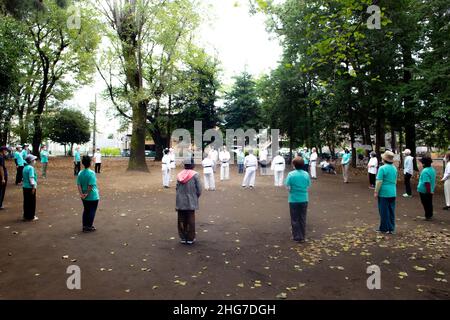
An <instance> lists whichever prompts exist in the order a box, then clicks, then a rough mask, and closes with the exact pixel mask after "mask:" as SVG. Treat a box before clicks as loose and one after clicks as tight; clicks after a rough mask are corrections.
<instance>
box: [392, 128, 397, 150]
mask: <svg viewBox="0 0 450 320" xmlns="http://www.w3.org/2000/svg"><path fill="white" fill-rule="evenodd" d="M391 149H392V152H393V153H396V150H397V138H396V136H395V130H394V129H391Z"/></svg>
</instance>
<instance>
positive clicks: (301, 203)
mask: <svg viewBox="0 0 450 320" xmlns="http://www.w3.org/2000/svg"><path fill="white" fill-rule="evenodd" d="M292 165H293V166H294V169H295V170H294V171H291V172H289V174H288V176H287V178H286V182H285V185H286V187H287V188H288V190H289V199H288V201H289V209H290V214H291V226H292V237H293V240H294V241H297V242H304V241H305V233H306V231H305V229H306V211H307V209H308V189H309V187H310V186H311V180H310V178H309V174H308V172H306V171H305V170H303V168H304V165H305V163H304V160H303V158H301V157H296V158H295V159H294V160H293V161H292Z"/></svg>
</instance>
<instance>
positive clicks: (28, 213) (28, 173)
mask: <svg viewBox="0 0 450 320" xmlns="http://www.w3.org/2000/svg"><path fill="white" fill-rule="evenodd" d="M36 159H37V157H36V156H34V155H32V154H29V155H28V156H27V157H26V158H25V162H26V165H25V168H23V185H22V189H23V220H24V221H36V220H38V217H36V189H37V182H38V181H37V174H36V170H35V168H34V166H35V164H36Z"/></svg>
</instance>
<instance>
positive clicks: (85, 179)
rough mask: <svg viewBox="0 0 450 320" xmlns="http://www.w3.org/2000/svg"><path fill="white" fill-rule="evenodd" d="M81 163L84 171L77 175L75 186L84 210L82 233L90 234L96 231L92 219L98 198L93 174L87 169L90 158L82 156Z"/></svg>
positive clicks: (95, 178)
mask: <svg viewBox="0 0 450 320" xmlns="http://www.w3.org/2000/svg"><path fill="white" fill-rule="evenodd" d="M82 163H83V166H84V169H83V170H82V171H80V173H79V174H78V178H77V186H78V192H79V193H80V197H81V201H82V202H83V208H84V210H83V221H82V222H83V232H92V231H95V230H96V229H95V227H94V219H95V213H96V212H97V207H98V202H99V200H100V196H99V192H98V188H97V177H96V176H95V172H94V171H92V170H91V169H89V168H90V167H91V163H92V159H91V157H89V156H83V159H82Z"/></svg>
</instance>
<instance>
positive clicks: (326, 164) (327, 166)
mask: <svg viewBox="0 0 450 320" xmlns="http://www.w3.org/2000/svg"><path fill="white" fill-rule="evenodd" d="M320 168H321V169H322V171H324V172H326V173H329V174H336V168H335V167H334V166H333V165H332V164H331V162H330V159H326V160H324V161H322V162H321V163H320Z"/></svg>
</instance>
